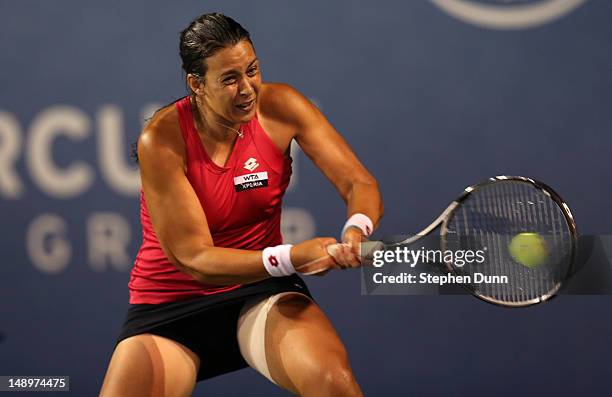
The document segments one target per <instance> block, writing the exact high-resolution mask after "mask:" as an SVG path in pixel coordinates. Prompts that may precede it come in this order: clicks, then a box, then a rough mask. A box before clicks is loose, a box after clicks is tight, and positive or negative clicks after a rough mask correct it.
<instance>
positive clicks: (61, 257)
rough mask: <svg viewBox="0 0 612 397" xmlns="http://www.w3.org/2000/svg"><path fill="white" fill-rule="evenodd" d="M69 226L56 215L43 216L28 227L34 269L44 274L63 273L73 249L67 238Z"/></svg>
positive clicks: (27, 240) (30, 253)
mask: <svg viewBox="0 0 612 397" xmlns="http://www.w3.org/2000/svg"><path fill="white" fill-rule="evenodd" d="M67 233H68V226H67V225H66V222H65V221H64V219H62V218H61V217H60V216H59V215H56V214H42V215H39V216H38V217H36V218H35V219H34V220H33V221H32V222H31V223H30V226H29V227H28V231H27V236H26V243H27V250H28V254H29V256H30V260H31V261H32V264H33V265H34V267H36V268H37V269H39V270H40V271H42V272H44V273H50V274H56V273H61V272H62V271H63V270H64V269H65V268H66V267H67V266H68V263H69V262H70V257H71V256H72V247H71V246H70V242H69V241H68V240H67V238H66V234H67Z"/></svg>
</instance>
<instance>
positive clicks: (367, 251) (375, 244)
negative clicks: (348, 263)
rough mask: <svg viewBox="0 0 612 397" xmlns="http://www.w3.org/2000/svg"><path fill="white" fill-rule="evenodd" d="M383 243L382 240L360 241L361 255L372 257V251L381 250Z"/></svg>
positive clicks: (383, 246)
mask: <svg viewBox="0 0 612 397" xmlns="http://www.w3.org/2000/svg"><path fill="white" fill-rule="evenodd" d="M384 249H385V244H384V243H383V242H382V241H364V242H363V243H361V257H362V258H363V259H373V258H374V251H382V250H384Z"/></svg>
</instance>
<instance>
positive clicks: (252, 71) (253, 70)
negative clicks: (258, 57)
mask: <svg viewBox="0 0 612 397" xmlns="http://www.w3.org/2000/svg"><path fill="white" fill-rule="evenodd" d="M258 70H259V67H258V66H257V65H255V66H252V67H250V68H249V70H247V75H248V76H249V77H253V76H255V75H256V74H257V71H258Z"/></svg>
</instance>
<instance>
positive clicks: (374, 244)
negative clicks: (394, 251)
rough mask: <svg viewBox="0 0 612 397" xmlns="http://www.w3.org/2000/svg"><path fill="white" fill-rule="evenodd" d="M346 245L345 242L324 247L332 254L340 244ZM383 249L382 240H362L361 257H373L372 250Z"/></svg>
mask: <svg viewBox="0 0 612 397" xmlns="http://www.w3.org/2000/svg"><path fill="white" fill-rule="evenodd" d="M343 245H345V246H346V245H347V244H345V243H339V244H330V245H328V246H327V247H326V249H327V253H328V254H329V255H331V256H334V255H335V254H336V253H337V252H338V250H339V249H340V247H341V246H343ZM384 249H385V244H384V243H383V242H382V241H364V242H363V243H361V258H363V259H373V257H374V251H380V250H384Z"/></svg>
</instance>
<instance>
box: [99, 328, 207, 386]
mask: <svg viewBox="0 0 612 397" xmlns="http://www.w3.org/2000/svg"><path fill="white" fill-rule="evenodd" d="M199 365H200V360H199V358H198V356H197V355H196V354H195V353H193V352H192V351H191V350H189V349H188V348H186V347H185V346H183V345H182V344H180V343H178V342H175V341H173V340H171V339H167V338H164V337H161V336H157V335H152V334H142V335H136V336H132V337H130V338H127V339H124V340H123V341H121V342H120V343H119V344H118V345H117V347H116V348H115V351H114V352H113V356H112V357H111V361H110V364H109V366H108V369H107V372H106V376H105V377H104V383H103V385H102V389H101V391H100V396H114V397H121V396H130V397H131V396H135V397H136V396H160V397H169V396H177V397H178V396H190V395H191V393H192V391H193V388H194V386H195V381H196V375H197V373H198V368H199Z"/></svg>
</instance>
